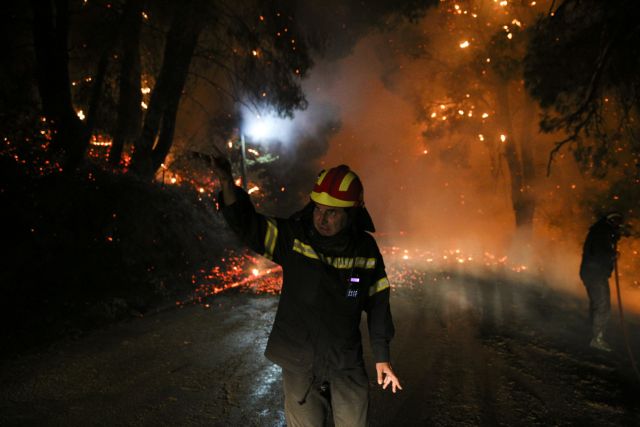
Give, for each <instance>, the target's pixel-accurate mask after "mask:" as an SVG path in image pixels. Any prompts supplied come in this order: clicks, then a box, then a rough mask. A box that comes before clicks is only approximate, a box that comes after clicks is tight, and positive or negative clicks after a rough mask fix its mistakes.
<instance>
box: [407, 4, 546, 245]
mask: <svg viewBox="0 0 640 427" xmlns="http://www.w3.org/2000/svg"><path fill="white" fill-rule="evenodd" d="M541 10H542V9H541V6H540V5H538V4H537V3H536V2H527V3H526V4H525V3H513V2H507V1H500V2H499V1H492V2H475V1H468V2H459V1H445V2H441V3H440V6H439V13H437V14H435V15H434V16H431V17H430V18H429V19H428V20H426V21H424V22H423V24H422V26H421V27H420V29H419V33H418V32H417V31H416V30H415V29H414V30H413V31H414V33H415V34H414V37H413V40H412V43H414V44H415V45H416V46H418V48H417V49H416V47H415V46H414V47H413V50H412V52H411V53H412V54H413V55H414V56H416V57H417V58H418V59H419V61H418V63H419V64H420V66H421V67H422V70H425V69H426V70H429V74H430V77H429V79H428V81H425V82H424V83H423V84H422V87H421V88H420V89H419V93H418V94H417V95H415V97H416V99H415V101H416V104H417V105H418V110H419V112H418V117H419V119H420V120H421V121H422V122H423V123H424V125H425V132H424V136H425V144H426V145H427V146H428V145H430V144H433V143H434V141H446V143H447V147H445V150H444V152H445V153H446V152H451V153H453V155H454V157H456V158H458V159H463V158H464V157H465V155H466V153H467V152H468V150H469V147H470V145H471V144H473V141H476V142H477V143H482V144H485V146H486V147H487V149H488V152H489V154H490V161H491V171H492V173H493V175H494V176H496V177H497V176H499V175H500V174H501V172H502V170H503V169H502V162H503V161H504V163H505V164H506V166H507V173H508V182H509V188H510V196H511V204H512V207H513V212H514V215H515V225H516V227H517V228H518V230H519V231H520V232H523V235H524V236H528V235H529V234H530V232H531V229H532V224H533V218H534V212H535V206H536V198H535V194H534V188H533V186H534V180H535V177H536V172H535V169H536V168H535V159H534V151H533V144H534V142H535V140H536V135H537V128H536V127H535V126H534V125H533V124H534V123H535V121H534V119H533V118H534V116H535V114H536V107H535V103H534V102H533V100H532V99H531V98H529V97H528V95H527V93H526V92H525V90H524V85H523V77H522V76H523V74H522V73H523V69H522V66H521V64H522V60H523V58H524V56H525V53H526V45H527V41H528V38H529V33H528V31H527V27H528V25H529V24H530V23H533V22H534V20H535V17H536V16H537V15H538V14H539V13H540V11H541ZM443 50H444V51H446V52H447V53H446V54H445V55H440V54H439V53H438V52H440V51H443ZM451 50H454V51H453V52H451ZM423 73H424V71H423Z"/></svg>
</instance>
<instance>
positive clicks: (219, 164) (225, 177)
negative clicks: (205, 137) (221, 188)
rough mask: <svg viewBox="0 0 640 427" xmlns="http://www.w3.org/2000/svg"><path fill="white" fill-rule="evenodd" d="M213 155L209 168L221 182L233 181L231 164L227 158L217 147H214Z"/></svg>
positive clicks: (210, 158)
mask: <svg viewBox="0 0 640 427" xmlns="http://www.w3.org/2000/svg"><path fill="white" fill-rule="evenodd" d="M212 149H213V154H212V155H211V156H210V157H209V167H210V168H211V170H212V171H213V173H215V174H216V176H217V177H218V179H219V180H220V181H223V182H224V181H226V182H230V181H233V175H232V174H231V162H229V159H227V156H226V155H225V154H224V153H223V152H222V151H221V150H220V149H219V148H218V147H216V146H215V145H213V146H212Z"/></svg>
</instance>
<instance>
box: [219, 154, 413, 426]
mask: <svg viewBox="0 0 640 427" xmlns="http://www.w3.org/2000/svg"><path fill="white" fill-rule="evenodd" d="M212 160H213V161H212V170H213V171H214V173H215V174H216V175H217V177H218V178H219V179H220V182H221V186H222V191H221V194H220V196H221V198H222V203H221V204H220V205H221V210H222V213H223V215H224V217H225V219H226V221H227V222H228V224H229V226H230V227H231V228H232V229H233V230H234V232H235V233H236V234H237V235H238V236H239V237H240V238H241V239H242V240H243V241H244V242H245V243H246V244H247V245H248V246H249V247H250V248H252V249H253V250H255V251H256V252H258V253H260V254H261V255H263V256H265V257H266V258H268V259H271V260H273V261H274V262H276V263H278V264H280V265H281V266H282V271H283V283H282V291H281V294H280V301H279V303H278V308H277V311H276V316H275V320H274V323H273V326H272V329H271V333H270V335H269V339H268V342H267V346H266V350H265V356H266V357H267V358H268V359H269V360H271V361H272V362H274V363H275V364H277V365H279V366H280V367H282V378H283V389H284V401H285V403H284V405H285V417H286V421H287V425H288V426H322V425H325V423H327V422H329V416H330V414H332V416H333V421H334V424H335V425H336V426H365V425H367V424H368V402H369V391H368V378H367V374H366V371H365V366H364V361H363V356H362V340H361V335H360V329H359V326H360V318H361V313H362V311H364V312H366V313H367V324H368V330H369V337H370V344H371V348H372V354H373V358H374V359H375V367H376V374H377V382H378V384H379V385H381V386H382V389H387V388H389V389H390V390H391V391H392V392H393V393H396V391H398V390H402V387H401V385H400V381H399V380H398V377H397V376H396V374H395V372H394V370H393V368H392V366H391V362H390V354H389V343H390V341H391V339H392V337H393V335H394V326H393V322H392V318H391V311H390V306H389V294H390V288H389V280H388V279H387V276H386V273H385V267H384V263H383V259H382V256H381V254H380V251H379V250H378V246H377V244H376V241H375V239H374V238H373V237H372V236H371V234H370V232H374V231H375V229H374V225H373V222H372V220H371V217H370V216H369V214H368V212H367V210H366V209H365V207H364V201H363V187H362V183H361V181H360V179H359V177H358V176H357V175H356V174H355V173H354V172H353V171H351V170H350V169H349V167H348V166H346V165H340V166H337V167H334V168H331V169H328V170H323V171H322V172H321V173H320V174H319V175H318V178H317V181H316V183H315V186H314V187H313V190H312V191H311V193H310V201H309V202H308V204H307V205H306V206H305V207H304V208H303V209H302V210H301V211H299V212H297V213H295V214H293V215H292V216H290V217H289V218H274V217H269V216H266V215H262V214H259V213H257V212H256V211H255V209H254V206H253V204H252V203H251V201H250V199H249V196H248V195H247V193H246V192H244V191H243V190H242V189H240V188H239V187H237V186H235V185H234V182H233V178H232V174H231V167H230V164H229V162H228V160H227V159H226V158H225V157H224V155H222V153H221V152H219V151H217V153H216V155H215V156H213V158H212Z"/></svg>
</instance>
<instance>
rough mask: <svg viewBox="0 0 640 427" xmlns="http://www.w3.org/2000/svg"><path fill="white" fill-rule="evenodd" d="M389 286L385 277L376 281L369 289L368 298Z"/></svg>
mask: <svg viewBox="0 0 640 427" xmlns="http://www.w3.org/2000/svg"><path fill="white" fill-rule="evenodd" d="M389 286H390V285H389V279H387V278H386V277H383V278H382V279H380V280H378V281H377V282H376V283H374V284H373V285H371V286H370V287H369V296H371V295H374V294H376V293H378V292H380V291H384V290H385V289H387V288H388V287H389Z"/></svg>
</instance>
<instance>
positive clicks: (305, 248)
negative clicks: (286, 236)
mask: <svg viewBox="0 0 640 427" xmlns="http://www.w3.org/2000/svg"><path fill="white" fill-rule="evenodd" d="M293 250H294V251H296V252H298V253H299V254H302V255H304V256H306V257H307V258H313V259H320V257H319V256H318V254H317V253H316V251H314V250H313V248H312V247H311V246H310V245H307V244H304V243H302V242H301V241H300V240H298V239H295V240H294V241H293Z"/></svg>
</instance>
